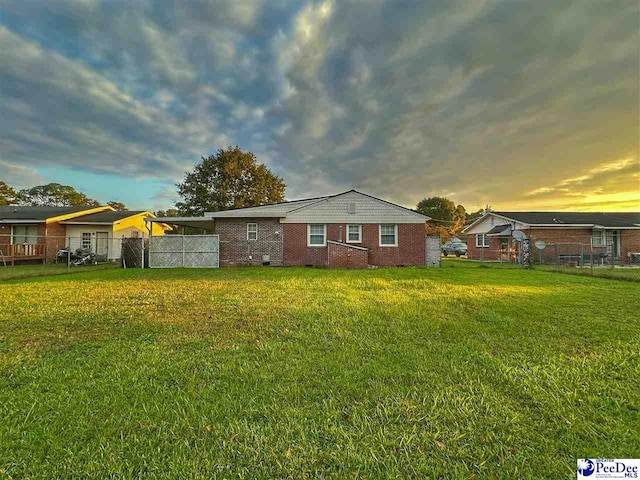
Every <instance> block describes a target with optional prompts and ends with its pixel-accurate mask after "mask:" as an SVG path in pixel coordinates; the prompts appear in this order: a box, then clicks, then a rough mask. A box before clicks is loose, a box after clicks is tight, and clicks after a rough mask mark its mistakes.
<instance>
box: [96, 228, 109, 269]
mask: <svg viewBox="0 0 640 480" xmlns="http://www.w3.org/2000/svg"><path fill="white" fill-rule="evenodd" d="M108 259H109V232H96V260H98V261H99V262H106V261H107V260H108Z"/></svg>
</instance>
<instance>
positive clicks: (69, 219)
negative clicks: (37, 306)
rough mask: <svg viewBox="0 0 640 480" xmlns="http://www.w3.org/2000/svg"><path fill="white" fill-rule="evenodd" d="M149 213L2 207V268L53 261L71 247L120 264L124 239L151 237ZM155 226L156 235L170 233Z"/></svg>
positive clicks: (91, 209) (165, 228)
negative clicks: (67, 247)
mask: <svg viewBox="0 0 640 480" xmlns="http://www.w3.org/2000/svg"><path fill="white" fill-rule="evenodd" d="M147 217H153V214H152V213H150V212H147V211H115V210H114V209H113V208H112V207H110V206H107V205H105V206H100V207H87V206H83V207H46V206H45V207H30V206H13V205H10V206H0V254H1V255H0V265H2V264H3V263H4V262H6V263H9V264H14V263H15V262H16V261H27V260H41V261H43V262H46V261H53V260H55V258H56V252H57V251H58V250H60V249H61V248H64V247H66V246H67V244H69V245H68V246H70V247H71V248H72V249H73V250H75V249H77V248H85V249H88V250H90V251H92V252H93V253H95V254H96V255H97V256H98V260H105V261H106V260H117V259H118V258H119V257H120V241H119V240H120V239H121V238H122V237H136V236H140V237H144V236H147V235H148V230H147V225H146V224H145V221H144V219H145V218H147ZM170 228H171V227H169V226H168V225H165V224H160V223H158V224H153V234H154V235H162V234H163V233H164V231H165V230H167V229H170Z"/></svg>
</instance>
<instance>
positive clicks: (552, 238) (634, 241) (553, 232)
mask: <svg viewBox="0 0 640 480" xmlns="http://www.w3.org/2000/svg"><path fill="white" fill-rule="evenodd" d="M621 232H623V233H622V236H621V241H620V247H621V248H620V249H621V255H620V259H621V260H622V261H624V262H626V261H627V260H628V256H627V252H629V251H634V250H633V249H634V248H636V249H637V250H635V251H640V231H637V230H636V232H637V235H628V234H626V233H624V232H625V231H624V230H622V231H621ZM524 233H525V234H526V235H527V237H528V238H529V239H530V240H531V249H532V254H533V255H532V260H533V261H534V262H539V261H540V259H542V262H543V263H554V262H555V255H556V247H555V246H554V244H558V248H557V252H558V253H559V254H560V255H579V254H580V253H584V254H587V255H588V254H589V252H591V251H592V252H593V253H606V251H607V249H606V247H593V248H592V247H591V237H592V229H591V228H531V229H527V230H524ZM538 240H543V241H545V242H547V243H548V244H551V245H549V246H548V247H546V248H545V249H544V250H542V251H540V250H538V249H537V248H536V247H535V245H534V244H535V242H536V241H538ZM580 244H582V245H583V247H582V251H581V248H580ZM516 245H517V243H516ZM480 250H484V252H483V253H484V259H485V260H499V259H502V260H506V259H507V256H506V253H505V252H503V253H502V257H500V255H501V252H500V239H499V237H489V248H484V249H482V248H481V247H476V237H475V235H469V237H468V238H467V256H468V258H470V259H474V260H479V259H480V258H481V257H480Z"/></svg>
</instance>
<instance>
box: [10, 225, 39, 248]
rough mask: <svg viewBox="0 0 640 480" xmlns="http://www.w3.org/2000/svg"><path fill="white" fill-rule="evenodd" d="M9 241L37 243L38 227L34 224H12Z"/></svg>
mask: <svg viewBox="0 0 640 480" xmlns="http://www.w3.org/2000/svg"><path fill="white" fill-rule="evenodd" d="M11 241H12V242H13V243H15V244H23V243H28V244H30V245H35V244H36V243H38V227H37V226H36V225H14V226H13V235H12V238H11Z"/></svg>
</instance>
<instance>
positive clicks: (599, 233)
mask: <svg viewBox="0 0 640 480" xmlns="http://www.w3.org/2000/svg"><path fill="white" fill-rule="evenodd" d="M591 246H592V247H606V246H607V237H606V234H605V231H604V230H594V231H593V233H592V234H591Z"/></svg>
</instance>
